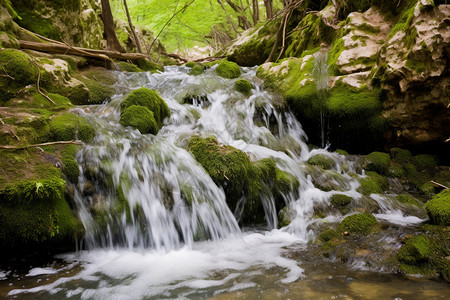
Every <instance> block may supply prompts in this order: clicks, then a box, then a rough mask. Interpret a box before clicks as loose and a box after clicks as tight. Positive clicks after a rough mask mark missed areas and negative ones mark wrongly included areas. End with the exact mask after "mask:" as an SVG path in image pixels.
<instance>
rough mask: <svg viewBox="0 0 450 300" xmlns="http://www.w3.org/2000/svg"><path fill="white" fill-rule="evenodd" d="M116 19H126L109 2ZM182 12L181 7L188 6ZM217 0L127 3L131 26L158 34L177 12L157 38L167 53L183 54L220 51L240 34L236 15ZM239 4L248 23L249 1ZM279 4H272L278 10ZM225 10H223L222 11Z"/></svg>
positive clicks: (118, 2) (116, 0)
mask: <svg viewBox="0 0 450 300" xmlns="http://www.w3.org/2000/svg"><path fill="white" fill-rule="evenodd" d="M110 1H111V6H112V9H113V13H114V16H115V18H119V19H122V20H126V14H125V9H124V6H123V3H122V0H110ZM191 2H192V4H191V5H189V6H188V7H186V9H185V10H183V7H185V5H187V4H189V3H191ZM221 2H222V4H223V8H222V7H221V5H220V4H219V2H218V1H216V0H194V1H192V0H127V3H128V7H129V10H130V14H131V18H132V20H133V22H134V25H138V26H142V27H145V28H147V29H149V30H151V31H152V32H153V33H154V34H155V35H157V34H158V33H159V32H160V31H161V29H162V28H163V27H164V25H165V24H166V23H167V22H168V21H169V20H170V19H171V18H172V16H173V15H174V14H175V13H176V12H177V11H180V10H182V11H181V12H180V13H178V14H177V15H176V16H175V17H174V18H173V19H172V20H171V21H170V22H169V23H168V24H167V26H166V27H165V28H164V30H163V31H162V32H161V35H160V36H159V39H160V40H161V41H162V43H163V44H164V45H165V46H166V48H167V50H169V51H175V50H179V51H184V50H186V49H189V48H192V47H194V46H206V45H212V46H213V47H215V48H216V50H220V46H221V44H223V43H224V42H226V41H229V40H231V39H233V38H235V37H236V35H237V33H240V32H242V31H243V30H242V28H239V24H238V15H237V13H236V12H235V11H234V10H233V9H231V7H230V6H229V5H228V4H227V3H226V1H221ZM234 2H235V3H238V4H239V3H240V2H242V5H243V6H244V7H247V9H246V10H245V16H246V18H247V19H248V20H249V21H250V22H251V21H252V16H251V1H236V0H234ZM280 2H281V1H277V0H275V1H274V6H275V7H280V6H281V4H280ZM259 6H260V19H261V20H265V9H264V3H263V1H260V5H259ZM224 9H225V10H224Z"/></svg>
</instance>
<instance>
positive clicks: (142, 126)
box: [120, 105, 159, 134]
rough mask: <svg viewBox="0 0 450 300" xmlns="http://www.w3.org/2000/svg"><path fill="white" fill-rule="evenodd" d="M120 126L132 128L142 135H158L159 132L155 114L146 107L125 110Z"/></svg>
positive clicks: (121, 116) (136, 106) (133, 106)
mask: <svg viewBox="0 0 450 300" xmlns="http://www.w3.org/2000/svg"><path fill="white" fill-rule="evenodd" d="M120 124H122V126H125V127H126V126H131V127H133V128H135V129H137V130H139V131H140V132H141V133H142V134H146V133H152V134H157V133H158V131H159V128H158V126H157V124H156V120H155V117H154V116H153V113H152V112H151V111H150V110H149V109H148V108H147V107H144V106H138V105H131V106H129V107H127V108H125V109H124V110H123V111H122V113H121V115H120Z"/></svg>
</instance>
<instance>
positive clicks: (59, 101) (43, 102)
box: [31, 93, 73, 109]
mask: <svg viewBox="0 0 450 300" xmlns="http://www.w3.org/2000/svg"><path fill="white" fill-rule="evenodd" d="M47 96H48V97H50V99H52V100H53V102H55V104H56V107H57V108H58V109H65V108H69V107H72V106H73V105H72V103H71V102H70V100H69V99H68V98H67V97H64V96H61V95H59V94H53V93H49V94H48V95H47ZM55 104H53V103H51V102H50V101H49V100H48V99H47V98H45V97H44V96H42V95H41V94H34V95H33V103H32V104H31V107H35V108H47V109H48V108H51V109H55Z"/></svg>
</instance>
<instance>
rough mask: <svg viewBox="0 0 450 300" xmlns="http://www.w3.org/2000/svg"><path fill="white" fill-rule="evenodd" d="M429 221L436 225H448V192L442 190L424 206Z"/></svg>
mask: <svg viewBox="0 0 450 300" xmlns="http://www.w3.org/2000/svg"><path fill="white" fill-rule="evenodd" d="M425 210H426V212H427V214H428V216H429V217H430V221H431V222H432V223H433V224H437V225H450V190H444V191H442V192H440V193H439V194H437V195H436V196H434V197H433V199H431V200H430V201H428V202H427V204H425Z"/></svg>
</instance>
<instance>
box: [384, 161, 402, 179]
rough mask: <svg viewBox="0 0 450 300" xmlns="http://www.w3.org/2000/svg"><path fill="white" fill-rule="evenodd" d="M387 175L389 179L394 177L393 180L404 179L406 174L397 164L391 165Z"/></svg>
mask: <svg viewBox="0 0 450 300" xmlns="http://www.w3.org/2000/svg"><path fill="white" fill-rule="evenodd" d="M387 175H388V176H389V177H393V178H402V177H405V175H406V172H405V170H404V169H403V167H402V166H400V165H397V164H395V163H391V165H390V166H389V169H388V171H387Z"/></svg>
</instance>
